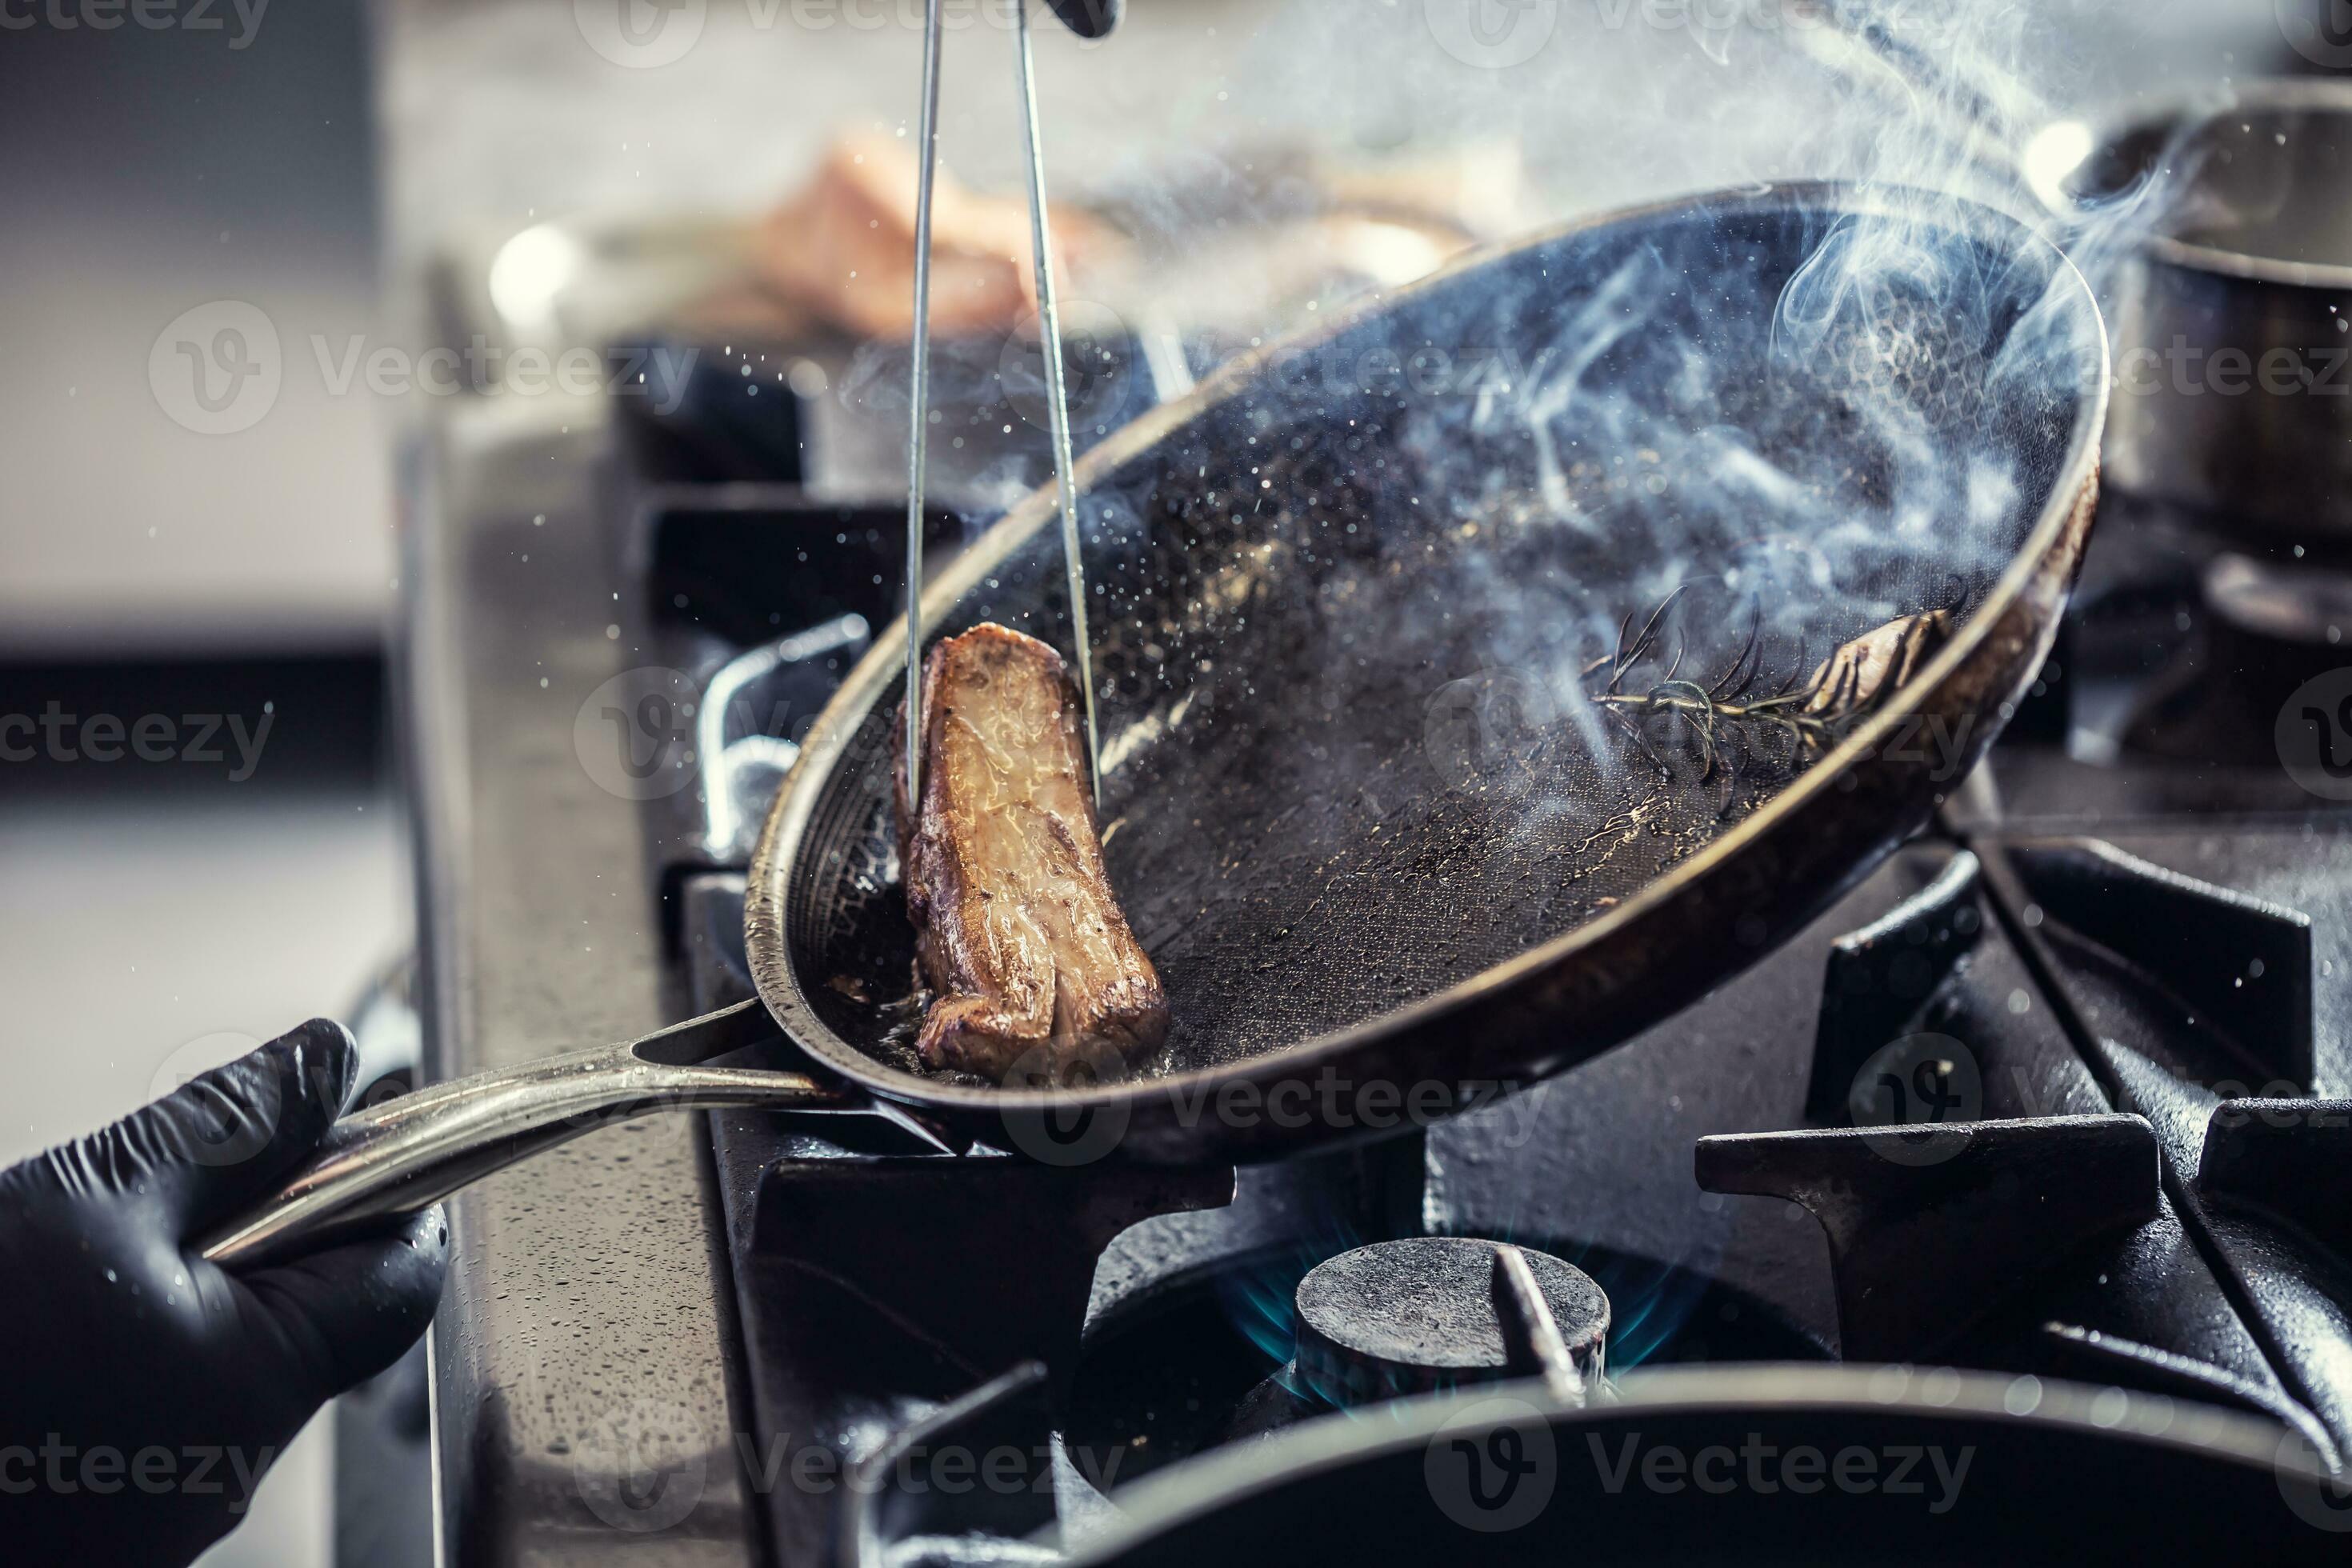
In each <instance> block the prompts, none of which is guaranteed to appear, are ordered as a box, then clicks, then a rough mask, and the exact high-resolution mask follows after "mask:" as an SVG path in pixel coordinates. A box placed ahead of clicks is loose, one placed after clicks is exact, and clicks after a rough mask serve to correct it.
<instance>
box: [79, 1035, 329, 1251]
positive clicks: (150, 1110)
mask: <svg viewBox="0 0 2352 1568" xmlns="http://www.w3.org/2000/svg"><path fill="white" fill-rule="evenodd" d="M358 1071H359V1052H358V1049H357V1047H354V1046H353V1045H352V1037H351V1035H350V1033H349V1032H348V1031H346V1030H345V1029H344V1027H343V1026H341V1024H338V1023H336V1022H334V1021H333V1020H332V1019H329V1018H313V1019H311V1020H310V1022H309V1023H307V1024H303V1025H301V1026H299V1027H297V1028H294V1029H291V1030H289V1031H288V1032H287V1033H285V1034H283V1035H280V1036H278V1038H276V1039H274V1040H272V1041H270V1042H269V1043H268V1045H266V1046H263V1047H260V1048H259V1049H257V1050H254V1051H251V1052H248V1053H247V1055H245V1056H242V1057H239V1058H237V1059H236V1060H235V1061H233V1062H229V1063H227V1064H226V1065H225V1066H222V1067H217V1068H213V1069H212V1070H211V1071H210V1072H206V1073H200V1074H198V1075H197V1076H196V1077H194V1078H193V1079H189V1080H188V1081H187V1082H186V1083H184V1084H183V1085H181V1086H180V1087H179V1088H178V1089H174V1090H173V1091H172V1092H171V1093H170V1094H167V1095H165V1096H164V1097H163V1099H161V1100H157V1101H155V1102H154V1103H153V1104H152V1105H149V1106H145V1107H143V1108H142V1109H141V1110H135V1111H133V1112H131V1114H130V1115H129V1116H126V1117H124V1118H123V1119H122V1120H121V1121H118V1122H116V1123H114V1124H113V1125H112V1126H110V1127H106V1128H101V1129H100V1131H97V1132H94V1133H92V1134H90V1135H89V1137H87V1138H84V1139H81V1140H79V1142H75V1143H72V1144H68V1145H67V1147H66V1148H64V1149H62V1150H59V1151H58V1156H59V1157H60V1158H61V1159H62V1160H63V1161H64V1162H66V1163H67V1164H68V1172H67V1179H68V1180H69V1181H77V1180H78V1181H81V1182H87V1183H89V1184H92V1185H97V1186H100V1187H102V1188H105V1189H109V1190H111V1191H114V1192H117V1193H126V1194H131V1193H142V1192H143V1193H145V1194H148V1195H149V1197H150V1199H151V1200H152V1201H153V1202H156V1203H157V1204H159V1205H162V1207H163V1211H164V1213H165V1215H167V1216H168V1219H169V1222H170V1223H171V1224H172V1225H173V1226H174V1236H175V1238H176V1239H179V1240H182V1241H185V1240H189V1239H192V1238H193V1237H196V1236H198V1235H201V1234H203V1233H205V1232H206V1231H209V1230H213V1229H215V1228H217V1227H218V1226H222V1225H225V1224H226V1223H227V1222H228V1221H230V1220H232V1219H234V1218H236V1216H237V1215H239V1214H241V1213H242V1212H243V1211H244V1210H245V1209H247V1208H248V1207H250V1206H251V1205H253V1204H254V1203H255V1202H257V1201H258V1200H259V1199H260V1198H261V1197H262V1196H263V1195H264V1194H267V1193H268V1190H269V1189H270V1188H271V1187H272V1186H273V1185H275V1184H277V1183H278V1181H280V1180H282V1179H283V1178H284V1177H286V1176H287V1175H289V1174H290V1173H292V1172H293V1170H294V1168H295V1167H296V1166H297V1165H299V1163H301V1162H302V1160H303V1159H304V1158H305V1157H306V1156H308V1155H309V1154H310V1152H311V1151H312V1150H314V1149H316V1148H317V1147H318V1143H319V1140H320V1137H321V1136H323V1135H324V1134H325V1132H326V1131H327V1129H328V1128H329V1127H330V1126H331V1125H332V1124H333V1122H334V1120H335V1116H336V1113H337V1112H338V1111H339V1110H341V1108H342V1103H343V1100H344V1098H345V1097H346V1096H347V1095H349V1094H350V1092H351V1089H352V1079H354V1078H355V1077H356V1076H357V1074H358Z"/></svg>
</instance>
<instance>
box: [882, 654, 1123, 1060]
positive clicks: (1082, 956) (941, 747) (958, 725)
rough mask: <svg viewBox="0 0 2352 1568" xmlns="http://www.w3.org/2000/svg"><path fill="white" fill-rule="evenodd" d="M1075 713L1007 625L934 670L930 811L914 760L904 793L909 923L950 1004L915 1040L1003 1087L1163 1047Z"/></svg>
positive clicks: (930, 1054)
mask: <svg viewBox="0 0 2352 1568" xmlns="http://www.w3.org/2000/svg"><path fill="white" fill-rule="evenodd" d="M1078 704H1079V696H1078V692H1077V689H1076V687H1074V686H1073V685H1072V684H1071V683H1070V680H1069V678H1068V677H1067V675H1066V674H1065V673H1064V671H1063V668H1062V658H1061V656H1060V655H1059V654H1057V653H1055V651H1054V650H1053V649H1052V648H1050V647H1046V646H1045V644H1044V643H1041V642H1039V641H1037V639H1036V638H1034V637H1024V636H1022V635H1021V634H1020V633H1019V632H1015V631H1008V630H1007V629H1006V628H1004V627H1003V626H993V625H989V626H976V627H974V628H973V629H972V630H971V631H968V632H966V633H964V634H963V635H962V636H961V637H950V638H949V639H948V640H947V641H945V642H942V643H940V645H939V646H938V647H934V648H932V649H931V653H930V658H928V659H927V660H925V661H924V666H923V727H922V746H923V767H922V790H923V798H922V806H921V810H920V812H919V813H918V812H915V811H911V810H909V809H908V807H909V802H908V798H907V773H906V761H905V758H904V756H903V755H902V756H901V757H900V759H899V763H898V788H897V791H896V796H897V803H898V861H899V864H900V866H901V867H902V868H904V871H903V876H904V879H905V881H906V884H907V912H908V915H909V916H910V917H912V919H913V921H914V922H915V929H916V931H918V932H919V933H920V936H919V942H918V944H917V952H918V953H919V956H920V958H921V961H922V966H923V975H924V978H925V979H926V980H928V981H929V983H930V986H931V989H932V990H933V991H934V992H936V993H937V994H938V1000H937V1001H935V1002H933V1003H932V1004H931V1010H930V1014H929V1016H928V1017H926V1018H925V1019H924V1020H923V1028H922V1033H921V1035H920V1036H919V1037H918V1039H917V1042H916V1044H917V1048H918V1049H919V1051H920V1052H921V1053H922V1058H923V1060H924V1061H925V1062H926V1063H927V1064H929V1066H932V1067H946V1068H961V1069H962V1070H964V1071H967V1072H974V1073H979V1074H981V1075H982V1076H983V1077H987V1078H991V1079H998V1080H1000V1081H1002V1080H1003V1078H1004V1077H1005V1075H1006V1074H1007V1073H1008V1072H1009V1071H1011V1070H1012V1068H1013V1065H1014V1064H1015V1063H1016V1062H1020V1061H1022V1058H1024V1057H1027V1058H1030V1059H1029V1061H1028V1062H1027V1063H1024V1073H1023V1077H1024V1079H1025V1078H1027V1077H1028V1076H1029V1070H1028V1069H1029V1068H1035V1069H1036V1070H1037V1071H1039V1072H1043V1073H1048V1074H1051V1075H1052V1076H1053V1078H1054V1079H1055V1081H1060V1080H1061V1079H1062V1078H1063V1075H1064V1073H1065V1071H1066V1069H1067V1068H1069V1067H1070V1066H1071V1065H1072V1064H1074V1063H1077V1062H1087V1063H1089V1064H1092V1065H1093V1066H1094V1067H1095V1068H1097V1070H1100V1069H1102V1068H1106V1067H1108V1066H1109V1065H1112V1064H1114V1063H1116V1062H1117V1061H1118V1060H1123V1059H1131V1058H1135V1057H1138V1056H1140V1055H1142V1054H1144V1053H1146V1052H1149V1051H1150V1050H1153V1049H1155V1048H1156V1047H1158V1046H1159V1045H1160V1042H1161V1041H1162V1040H1164V1039H1166V1038H1167V1037H1168V997H1167V994H1166V993H1165V992H1163V991H1161V990H1160V976H1159V975H1158V974H1157V973H1154V972H1153V970H1152V967H1151V960H1150V959H1149V958H1146V957H1145V956H1144V954H1143V949H1142V948H1141V947H1140V946H1139V945H1138V944H1137V942H1136V940H1135V933H1134V932H1132V931H1129V930H1128V929H1127V917H1126V916H1124V915H1122V914H1120V913H1119V910H1118V900H1117V898H1116V897H1115V896H1114V895H1113V894H1112V892H1111V888H1110V883H1109V881H1108V879H1106V878H1105V877H1104V875H1103V863H1102V846H1101V844H1100V842H1099V841H1098V840H1097V838H1096V837H1095V813H1094V803H1093V798H1092V796H1091V795H1090V794H1089V792H1088V789H1087V771H1086V770H1087V764H1086V748H1085V745H1084V742H1083V741H1082V740H1081V738H1080V733H1079V726H1080V724H1081V723H1082V722H1083V721H1082V720H1081V718H1080V717H1079V706H1078ZM904 723H905V716H904V710H903V709H902V710H901V712H900V724H901V726H903V725H904ZM902 732H903V731H902ZM1032 1053H1034V1055H1033V1054H1032Z"/></svg>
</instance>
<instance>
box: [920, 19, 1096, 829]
mask: <svg viewBox="0 0 2352 1568" xmlns="http://www.w3.org/2000/svg"><path fill="white" fill-rule="evenodd" d="M1007 3H1008V4H1009V5H1011V6H1012V8H1013V9H1012V16H1013V81H1014V86H1015V88H1016V89H1017V90H1018V91H1019V93H1020V95H1021V139H1022V143H1023V151H1024V153H1025V154H1026V155H1025V157H1024V160H1023V163H1024V168H1025V169H1026V171H1027V174H1028V184H1029V246H1030V265H1031V266H1032V267H1033V268H1034V269H1035V272H1036V279H1037V331H1038V340H1039V341H1038V347H1039V348H1040V349H1041V350H1042V351H1043V352H1044V353H1045V406H1046V411H1047V416H1048V417H1049V419H1050V421H1051V426H1052V434H1053V437H1054V483H1055V489H1056V490H1057V492H1058V493H1059V495H1060V497H1061V503H1062V561H1063V565H1064V568H1065V570H1066V573H1067V574H1068V580H1069V591H1070V636H1071V638H1072V640H1073V641H1075V642H1076V645H1077V647H1076V654H1077V659H1076V664H1077V671H1078V689H1079V690H1080V691H1081V692H1082V693H1083V694H1084V695H1085V698H1086V707H1087V777H1088V778H1089V779H1090V780H1091V781H1093V784H1094V795H1095V804H1096V805H1097V806H1099V805H1101V804H1102V744H1101V741H1100V738H1099V736H1098V735H1097V731H1096V726H1095V679H1094V660H1093V657H1092V655H1091V653H1090V651H1089V648H1088V645H1087V574H1086V567H1085V565H1084V564H1083V563H1081V562H1080V561H1079V559H1078V495H1077V490H1076V488H1075V486H1074V485H1073V483H1072V481H1071V479H1070V401H1069V394H1068V392H1067V391H1066V388H1065V387H1064V385H1063V365H1062V325H1061V316H1060V311H1059V310H1058V308H1057V305H1056V302H1055V284H1054V266H1053V237H1052V233H1051V226H1050V223H1049V220H1048V219H1047V217H1046V214H1045V150H1044V148H1043V146H1042V144H1041V142H1040V140H1039V137H1038V134H1037V81H1036V68H1035V65H1034V61H1033V60H1032V58H1031V57H1030V50H1029V0H1007ZM1050 3H1051V5H1053V7H1054V14H1055V16H1059V17H1060V18H1061V19H1062V20H1063V22H1064V23H1066V25H1067V26H1069V28H1070V30H1071V31H1072V32H1074V33H1076V34H1077V35H1078V36H1079V37H1082V38H1099V37H1105V36H1106V35H1108V33H1109V32H1110V30H1111V29H1112V28H1113V27H1116V26H1118V18H1119V13H1120V10H1121V8H1122V6H1123V5H1124V3H1125V0H1050ZM941 4H942V0H929V4H928V5H926V6H925V9H924V15H923V108H922V118H921V124H920V126H919V133H920V135H921V137H922V150H921V153H920V154H919V157H920V163H919V168H920V169H921V174H920V175H919V178H918V183H917V184H916V187H915V342H914V367H913V375H912V386H911V388H910V390H909V394H908V400H907V401H908V433H907V797H908V799H909V800H911V801H920V800H921V799H922V776H923V775H922V765H923V757H922V749H923V684H922V683H923V626H922V602H923V468H924V464H925V458H926V456H927V449H928V447H929V441H928V439H927V432H928V430H929V412H930V410H929V401H930V361H931V341H930V331H931V175H932V172H933V171H934V170H935V169H936V168H937V167H938V165H939V154H940V148H939V118H940V5H941Z"/></svg>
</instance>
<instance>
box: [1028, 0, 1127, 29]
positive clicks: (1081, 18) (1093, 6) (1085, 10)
mask: <svg viewBox="0 0 2352 1568" xmlns="http://www.w3.org/2000/svg"><path fill="white" fill-rule="evenodd" d="M1047 3H1048V4H1050V5H1052V6H1053V7H1054V15H1055V16H1059V17H1060V18H1061V19H1062V25H1063V26H1066V27H1067V28H1069V29H1070V31H1072V32H1073V33H1076V35H1077V36H1078V37H1081V38H1103V37H1109V36H1110V32H1111V29H1112V28H1114V27H1116V26H1118V19H1119V15H1120V13H1121V12H1123V11H1124V10H1125V9H1126V8H1127V0H1047Z"/></svg>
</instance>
